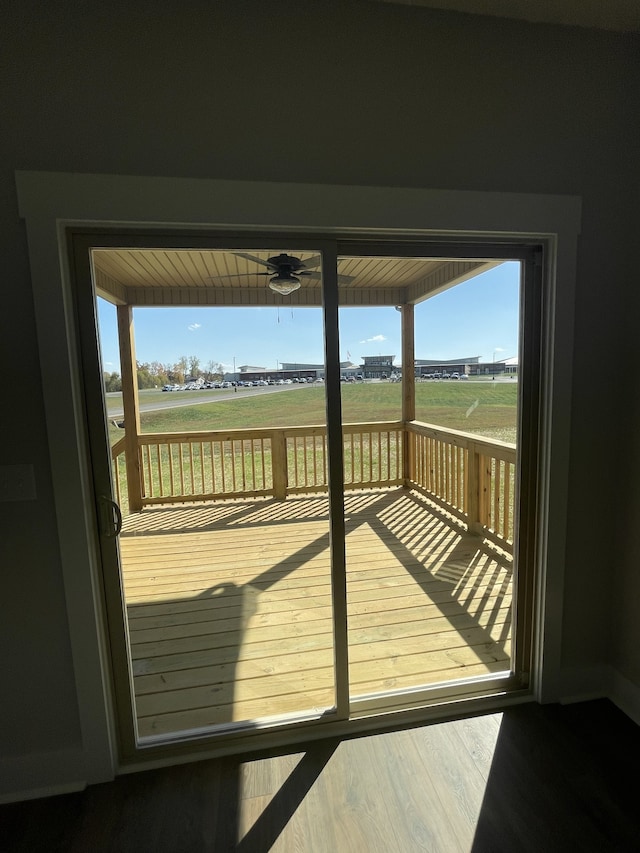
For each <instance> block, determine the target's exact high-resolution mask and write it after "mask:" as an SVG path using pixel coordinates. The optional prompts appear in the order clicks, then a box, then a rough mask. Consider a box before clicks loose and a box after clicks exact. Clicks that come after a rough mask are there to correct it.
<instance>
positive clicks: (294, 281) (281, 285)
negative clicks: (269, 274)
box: [269, 275, 300, 296]
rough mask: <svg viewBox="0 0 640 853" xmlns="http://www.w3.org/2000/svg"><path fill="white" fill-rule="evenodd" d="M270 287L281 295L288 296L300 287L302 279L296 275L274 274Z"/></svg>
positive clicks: (270, 280)
mask: <svg viewBox="0 0 640 853" xmlns="http://www.w3.org/2000/svg"><path fill="white" fill-rule="evenodd" d="M269 287H270V288H271V290H273V291H275V292H276V293H279V294H280V295H281V296H288V295H289V294H290V293H293V291H294V290H297V289H298V288H299V287H300V279H299V278H296V276H295V275H274V276H273V278H270V279H269Z"/></svg>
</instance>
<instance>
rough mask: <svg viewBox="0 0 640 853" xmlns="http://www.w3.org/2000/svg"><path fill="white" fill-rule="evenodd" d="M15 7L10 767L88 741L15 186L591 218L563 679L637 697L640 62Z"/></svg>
mask: <svg viewBox="0 0 640 853" xmlns="http://www.w3.org/2000/svg"><path fill="white" fill-rule="evenodd" d="M69 7H75V8H69ZM131 7H133V8H131ZM3 8H4V11H3V13H2V17H3V20H2V26H1V27H0V32H1V33H2V35H1V36H0V38H2V41H3V42H4V44H3V45H2V50H1V51H0V55H2V56H3V62H4V63H5V67H4V71H3V72H2V75H1V78H0V79H1V81H2V82H1V85H2V90H1V92H0V98H1V101H0V103H1V106H2V111H1V114H2V127H3V132H2V134H0V187H1V192H0V216H1V218H2V225H1V228H0V241H1V251H2V273H1V278H0V281H1V282H2V292H3V301H2V311H1V312H0V327H1V330H2V331H1V337H0V339H1V340H2V348H3V362H4V365H5V371H6V372H7V373H10V374H12V375H13V376H14V377H16V378H19V381H16V382H13V383H11V386H12V390H11V394H10V395H9V394H8V393H7V392H6V390H5V392H4V394H3V398H4V404H3V405H4V416H3V418H2V427H1V429H2V434H3V442H2V450H1V451H0V453H1V455H2V457H3V459H2V461H9V462H16V461H20V462H32V463H34V465H35V469H36V476H37V487H38V500H37V502H32V503H29V504H20V503H14V504H4V505H3V507H2V522H1V523H2V527H3V528H4V530H3V535H2V540H1V542H0V548H2V553H3V559H2V567H3V573H2V575H3V594H2V610H3V616H2V619H1V620H0V649H1V650H2V651H1V654H2V660H3V672H4V673H5V676H4V679H6V680H4V679H3V681H4V683H5V684H7V683H8V684H11V685H12V688H13V689H12V691H11V696H12V701H10V702H6V701H5V702H3V703H1V704H0V754H3V755H12V754H22V753H28V752H30V751H32V752H37V751H40V750H43V751H44V750H47V749H48V748H53V747H57V748H61V747H64V746H66V745H71V744H73V743H75V742H77V740H78V738H79V731H78V722H77V710H76V700H75V687H74V681H73V672H72V667H71V659H70V651H69V640H68V633H67V628H66V613H65V603H64V597H63V589H62V580H61V566H60V558H59V554H58V547H57V541H56V533H55V518H54V508H53V502H52V496H51V483H50V475H49V469H48V456H47V445H46V432H45V429H46V428H45V423H44V420H43V405H42V398H41V383H40V379H39V369H38V353H37V342H36V335H35V328H34V317H33V305H32V298H31V295H30V281H29V269H28V259H27V247H26V238H25V233H24V228H23V225H22V223H21V222H20V221H19V219H18V213H17V207H16V197H15V188H14V170H16V169H29V170H37V169H43V170H52V171H68V172H71V171H77V172H105V173H109V172H111V173H123V174H143V175H167V176H193V177H211V178H227V179H244V180H271V181H279V180H281V181H294V182H312V183H344V184H368V185H389V186H407V187H432V188H444V189H464V190H471V189H478V190H504V191H514V192H535V193H570V194H577V195H581V196H582V197H583V210H584V221H583V231H582V238H581V243H580V252H579V270H578V285H577V298H576V305H575V320H576V333H575V364H574V367H575V374H574V380H573V398H572V404H573V421H572V458H571V483H570V506H571V510H570V518H569V525H568V533H569V538H568V551H567V584H566V591H565V630H564V635H563V665H565V666H567V667H576V668H580V667H590V666H594V665H597V664H605V663H613V664H614V665H616V666H617V667H618V668H619V669H620V671H621V672H622V674H624V675H626V676H627V677H629V678H635V680H636V684H640V671H639V668H640V667H639V663H638V659H639V658H638V651H637V649H638V648H639V647H640V643H639V640H640V635H639V629H638V628H637V627H636V626H637V624H638V621H639V620H637V617H636V614H635V610H634V609H633V608H632V607H631V606H629V605H624V602H627V601H628V600H629V597H630V594H631V593H633V592H634V591H635V592H636V593H637V591H638V590H637V580H634V578H635V577H636V573H635V572H634V566H635V565H636V563H637V559H638V556H639V554H638V546H637V545H635V546H634V544H633V543H634V542H635V539H632V538H631V536H629V534H628V533H627V531H628V530H629V524H630V521H631V519H632V517H633V516H632V515H631V512H633V513H634V514H637V511H638V509H639V507H638V498H637V497H636V498H635V499H634V500H635V504H633V503H632V502H631V490H633V493H634V494H636V492H637V490H636V489H635V478H634V477H633V476H632V474H631V470H630V466H631V461H632V460H631V456H630V454H629V452H628V450H627V448H626V446H625V440H626V439H630V438H631V437H632V436H633V427H634V425H635V423H637V421H638V416H637V412H636V410H635V408H634V406H633V403H632V401H633V400H634V399H635V385H636V384H637V380H636V378H635V376H634V375H625V374H623V373H622V371H623V369H625V366H626V365H629V364H633V361H634V360H633V357H632V351H631V350H632V344H633V337H632V333H633V332H634V330H633V322H632V319H631V318H632V317H633V316H634V312H636V313H635V316H637V307H638V306H637V298H636V296H635V287H634V282H636V281H637V277H638V276H637V271H636V270H635V269H634V261H635V257H634V255H635V252H634V237H635V232H636V229H637V226H638V188H639V186H640V182H639V180H638V133H637V130H638V127H637V114H638V92H639V83H640V70H639V68H638V60H637V57H638V56H639V55H640V50H639V47H640V40H639V39H638V38H637V37H631V36H623V35H617V34H616V35H614V34H610V33H599V32H595V31H587V30H577V29H576V30H573V29H566V28H554V27H549V26H544V25H540V26H538V25H527V24H523V23H517V22H500V21H498V20H496V19H491V18H474V17H470V16H466V15H458V14H449V13H444V12H435V11H430V10H427V9H421V8H415V7H411V6H391V5H387V4H377V3H367V2H356V0H349V1H348V2H344V0H343V2H326V3H315V2H306V3H300V2H276V3H273V2H270V3H265V2H264V0H255V2H249V1H247V2H243V0H236V2H221V0H218V2H215V3H213V2H210V0H209V2H189V0H183V2H180V3H177V2H176V3H171V2H163V3H157V2H153V3H152V2H136V3H130V2H128V3H121V2H109V3H103V2H101V3H97V2H83V3H77V4H73V3H69V4H64V9H63V8H62V4H57V3H51V4H42V3H37V4H34V3H30V2H28V0H27V1H26V2H25V0H22V1H21V2H19V3H14V2H13V0H11V2H10V3H9V4H5V5H4V7H3ZM619 376H621V379H622V384H621V387H619V386H618V383H616V382H615V381H614V379H616V378H617V377H619ZM5 456H6V460H5V459H4V457H5ZM636 468H640V463H637V462H636ZM625 513H626V514H625ZM634 584H635V586H634ZM636 600H637V595H636ZM613 605H615V607H616V610H615V612H614V611H612V607H613ZM612 612H613V615H614V618H613V619H612V618H611V617H612ZM610 631H613V633H612V634H611V636H610Z"/></svg>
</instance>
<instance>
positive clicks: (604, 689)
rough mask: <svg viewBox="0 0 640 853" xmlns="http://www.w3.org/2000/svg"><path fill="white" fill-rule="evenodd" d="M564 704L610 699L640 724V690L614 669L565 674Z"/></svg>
mask: <svg viewBox="0 0 640 853" xmlns="http://www.w3.org/2000/svg"><path fill="white" fill-rule="evenodd" d="M562 687H563V689H562V695H561V697H560V702H561V704H563V705H570V704H573V703H574V702H589V701H592V700H593V699H610V700H611V701H612V702H613V704H614V705H616V707H618V708H620V710H621V711H622V712H623V713H625V714H626V715H627V716H628V717H629V718H630V719H632V720H633V722H634V723H636V725H640V687H639V686H638V685H637V684H634V683H633V682H631V681H629V679H628V678H626V677H625V676H624V675H621V674H620V673H619V672H618V671H617V670H616V669H614V668H613V667H611V666H605V665H601V666H593V667H582V668H578V667H574V668H571V669H564V670H563V671H562Z"/></svg>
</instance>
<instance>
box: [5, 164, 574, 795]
mask: <svg viewBox="0 0 640 853" xmlns="http://www.w3.org/2000/svg"><path fill="white" fill-rule="evenodd" d="M16 185H17V192H18V200H19V209H20V214H21V216H22V217H23V218H24V219H25V220H26V228H27V235H28V241H29V255H30V261H31V275H32V290H33V298H34V307H35V316H36V324H37V334H38V342H39V354H40V362H41V375H42V381H43V394H44V403H45V414H46V419H47V428H48V439H49V451H50V460H51V473H52V481H53V490H54V502H55V507H56V515H57V525H58V535H59V543H60V555H61V562H62V569H63V583H64V588H65V596H66V604H67V613H68V620H69V621H68V624H69V635H70V642H71V652H72V659H73V666H74V672H75V678H76V687H77V697H78V708H79V715H80V726H81V737H82V754H83V759H84V769H83V774H84V779H83V780H82V781H85V782H87V783H94V782H99V781H107V780H108V779H111V778H113V777H114V775H115V774H116V773H117V772H118V770H119V766H118V762H119V758H118V748H117V739H116V728H115V725H114V713H113V702H112V696H111V686H110V674H109V672H110V670H109V654H108V649H107V648H106V644H105V637H106V632H105V626H104V619H105V615H104V611H103V607H102V594H101V580H100V569H99V560H98V556H97V555H98V549H97V528H96V518H95V512H94V511H93V509H92V506H93V501H92V495H91V489H92V485H91V472H90V471H89V469H88V453H87V434H86V425H85V424H86V411H85V408H84V406H85V403H84V396H83V393H82V381H81V379H82V376H81V373H82V367H81V361H80V358H79V351H78V341H77V339H76V334H75V331H74V316H73V310H74V309H73V300H72V298H71V295H72V294H71V270H70V267H69V260H68V254H67V252H68V246H67V237H66V234H67V229H68V228H71V227H88V226H93V227H98V228H100V227H106V228H113V227H114V226H118V225H120V226H122V227H125V228H126V227H131V226H135V227H137V228H141V229H143V228H147V229H149V230H150V231H154V230H155V229H158V228H162V229H164V230H166V229H171V230H173V231H175V232H180V231H184V230H198V229H202V230H205V231H206V230H209V229H216V230H219V229H225V228H228V229H230V230H244V231H246V230H251V229H255V230H272V231H273V230H277V231H287V232H289V233H295V232H296V231H304V232H306V233H310V232H313V231H316V232H319V233H324V234H331V235H332V236H334V237H336V238H337V239H339V238H340V236H344V237H347V236H353V235H354V234H360V235H362V234H368V235H371V236H375V234H376V233H378V234H380V235H383V234H386V235H393V234H395V235H398V236H406V235H415V236H416V237H417V236H425V237H427V236H428V237H432V238H433V237H451V238H458V239H460V240H461V241H465V240H467V241H468V240H469V239H472V238H473V237H482V238H484V239H487V240H494V241H497V240H502V241H505V242H513V243H517V242H520V241H522V240H534V241H536V242H538V243H539V244H540V245H541V246H543V247H544V266H543V268H542V269H541V280H542V284H543V301H542V306H541V311H542V315H541V318H540V322H541V382H542V387H541V395H540V410H539V415H540V425H541V429H540V444H539V466H538V467H539V472H540V476H539V481H538V494H537V501H536V503H537V518H538V524H537V528H536V531H535V539H536V562H537V581H536V588H535V590H534V591H533V592H534V595H535V597H536V623H537V624H536V631H535V646H536V648H535V650H534V661H535V666H534V671H533V672H532V684H531V695H532V696H533V697H534V698H535V699H537V700H538V701H541V702H545V701H556V700H557V699H559V698H560V696H561V680H560V675H561V673H560V647H561V634H562V601H563V588H564V550H565V538H566V530H565V528H566V523H565V522H566V511H567V489H568V459H569V438H570V436H569V428H570V409H571V406H570V396H571V365H572V351H573V296H574V291H575V274H576V254H577V240H578V235H579V230H580V214H581V204H580V199H579V198H577V197H572V196H542V195H532V194H508V193H479V192H461V191H440V190H437V191H436V190H413V189H402V188H375V187H346V186H343V187H340V186H322V185H294V184H292V185H288V184H273V183H252V182H231V181H215V180H194V179H174V178H149V177H135V176H133V177H129V176H110V175H78V174H67V173H46V172H18V173H16ZM61 367H63V368H64V369H62V370H61ZM543 652H544V654H543ZM499 704H500V706H502V705H504V700H503V701H502V702H501V703H497V701H496V700H494V701H493V702H491V701H488V702H487V703H486V707H487V709H489V708H491V707H494V708H495V707H498V705H499ZM473 707H474V709H476V710H477V709H478V705H477V704H475V705H474V706H473ZM440 713H442V711H440ZM427 716H428V715H425V712H424V710H422V711H421V712H418V713H413V714H412V713H411V712H408V714H407V716H406V717H405V719H407V720H410V719H413V720H416V719H425V718H427ZM395 720H396V721H397V722H400V718H399V717H398V715H396V716H395ZM364 725H365V723H363V727H364ZM372 725H376V726H379V725H380V722H379V720H378V721H377V722H376V723H375V724H372V723H371V722H369V726H370V727H371V726H372ZM263 745H264V744H263ZM232 750H233V751H238V747H237V746H235V747H232V748H229V749H227V751H232ZM213 752H214V751H213V750H206V751H203V752H200V753H198V752H197V751H194V753H193V757H196V755H197V756H198V757H201V756H204V755H210V754H213ZM215 752H216V753H217V754H219V750H216V751H215ZM175 760H177V755H173V756H172V755H168V756H167V757H166V758H165V759H163V763H171V762H173V761H175ZM145 766H148V765H145ZM128 769H135V768H132V767H130V768H128ZM79 781H80V780H79Z"/></svg>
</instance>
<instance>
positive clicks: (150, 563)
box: [120, 488, 512, 737]
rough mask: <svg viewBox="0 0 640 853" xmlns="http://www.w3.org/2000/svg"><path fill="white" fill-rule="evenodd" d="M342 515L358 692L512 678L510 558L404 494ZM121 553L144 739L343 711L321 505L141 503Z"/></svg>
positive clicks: (359, 504)
mask: <svg viewBox="0 0 640 853" xmlns="http://www.w3.org/2000/svg"><path fill="white" fill-rule="evenodd" d="M345 508H346V527H347V540H346V542H347V598H348V601H347V606H348V631H349V677H350V684H351V693H352V696H365V695H369V694H374V693H379V692H387V691H393V690H401V689H406V688H413V687H418V686H421V685H433V684H438V683H441V682H445V681H449V680H452V679H459V678H467V677H470V676H481V675H485V674H487V673H494V672H502V671H505V670H508V669H509V664H510V658H509V655H510V637H511V591H512V584H511V558H510V557H509V556H508V555H507V554H505V553H504V552H502V551H501V550H500V549H498V548H496V547H495V546H493V545H491V544H490V543H488V542H486V541H484V540H482V539H481V538H479V537H477V536H471V535H469V534H468V533H467V532H466V530H465V528H464V527H463V526H461V525H460V524H459V522H456V521H455V520H454V519H453V518H449V517H447V516H446V514H444V513H443V512H442V511H440V510H438V509H437V508H436V507H435V506H434V505H432V504H430V502H428V501H427V500H425V499H424V498H422V497H420V496H419V495H417V494H414V493H412V492H409V491H407V490H405V489H402V488H400V489H387V490H381V491H367V492H360V493H353V494H350V495H348V496H347V498H346V504H345ZM120 547H121V555H122V565H123V576H124V587H125V598H126V604H127V613H128V620H129V630H130V642H131V654H132V658H133V671H134V682H135V693H136V715H137V719H138V728H139V735H140V737H147V736H155V735H163V734H168V733H175V732H180V731H186V730H191V729H199V728H203V727H208V726H214V725H217V724H228V723H231V722H239V721H250V720H256V719H262V718H269V717H274V716H276V715H279V714H292V713H297V712H321V711H322V710H324V709H327V708H331V707H332V706H333V705H334V690H333V681H334V677H333V669H332V663H333V640H332V608H331V597H330V562H329V526H328V505H327V499H326V497H324V496H322V497H318V496H313V497H304V498H303V497H292V498H289V499H287V500H286V501H277V500H273V499H266V500H239V501H229V502H224V503H215V504H201V505H192V506H182V507H175V506H172V507H154V508H148V509H145V510H144V511H143V512H142V513H138V514H133V515H131V516H129V517H128V518H127V519H125V523H124V528H123V531H122V535H121V537H120Z"/></svg>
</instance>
